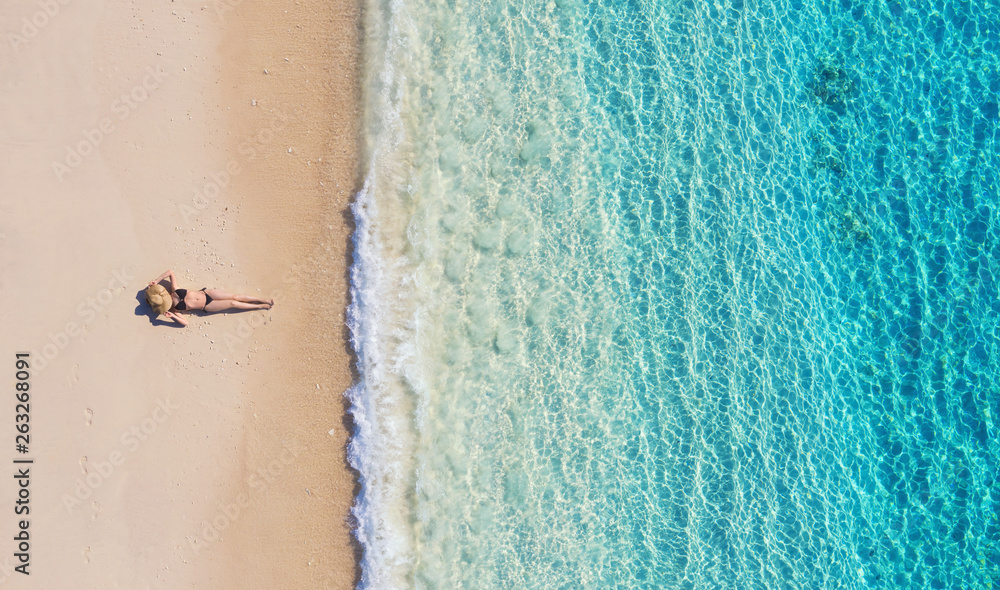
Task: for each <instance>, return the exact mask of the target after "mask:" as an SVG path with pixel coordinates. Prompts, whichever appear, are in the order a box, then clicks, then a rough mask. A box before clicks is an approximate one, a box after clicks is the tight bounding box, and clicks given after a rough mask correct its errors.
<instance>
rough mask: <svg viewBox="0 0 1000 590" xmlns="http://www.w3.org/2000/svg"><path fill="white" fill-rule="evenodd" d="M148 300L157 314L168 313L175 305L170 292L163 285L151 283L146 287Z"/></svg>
mask: <svg viewBox="0 0 1000 590" xmlns="http://www.w3.org/2000/svg"><path fill="white" fill-rule="evenodd" d="M146 302H147V303H149V306H150V307H152V308H153V311H155V312H156V313H157V314H161V315H162V314H165V313H167V312H168V311H169V310H170V308H171V307H173V306H174V300H173V298H172V297H170V292H169V291H167V290H166V289H165V288H164V287H163V285H150V286H148V287H146Z"/></svg>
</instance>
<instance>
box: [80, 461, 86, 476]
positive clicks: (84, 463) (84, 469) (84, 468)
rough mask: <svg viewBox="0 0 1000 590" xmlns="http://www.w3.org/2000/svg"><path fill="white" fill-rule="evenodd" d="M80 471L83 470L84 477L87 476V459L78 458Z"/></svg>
mask: <svg viewBox="0 0 1000 590" xmlns="http://www.w3.org/2000/svg"><path fill="white" fill-rule="evenodd" d="M80 469H82V470H83V474H84V475H87V457H80Z"/></svg>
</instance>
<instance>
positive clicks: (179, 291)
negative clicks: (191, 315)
mask: <svg viewBox="0 0 1000 590" xmlns="http://www.w3.org/2000/svg"><path fill="white" fill-rule="evenodd" d="M174 293H177V298H178V299H180V301H178V302H177V305H176V306H175V307H176V308H177V309H179V310H181V311H184V310H185V309H187V303H184V298H185V297H187V294H188V290H187V289H177V290H176V291H174Z"/></svg>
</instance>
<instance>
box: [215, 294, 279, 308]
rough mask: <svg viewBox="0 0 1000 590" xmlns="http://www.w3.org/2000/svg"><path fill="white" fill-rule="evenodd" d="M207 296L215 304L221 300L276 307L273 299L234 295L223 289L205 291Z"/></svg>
mask: <svg viewBox="0 0 1000 590" xmlns="http://www.w3.org/2000/svg"><path fill="white" fill-rule="evenodd" d="M205 294H206V295H208V296H209V297H211V298H212V301H213V302H214V301H215V300H216V299H219V300H230V301H241V302H243V303H267V304H268V305H274V300H273V299H261V298H260V297H250V296H249V295H234V294H233V293H229V292H227V291H223V290H222V289H205ZM254 309H257V308H254Z"/></svg>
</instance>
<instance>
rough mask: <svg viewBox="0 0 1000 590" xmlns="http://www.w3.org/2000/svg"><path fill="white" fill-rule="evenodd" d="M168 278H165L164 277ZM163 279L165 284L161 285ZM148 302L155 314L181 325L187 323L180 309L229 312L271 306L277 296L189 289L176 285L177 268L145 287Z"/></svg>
mask: <svg viewBox="0 0 1000 590" xmlns="http://www.w3.org/2000/svg"><path fill="white" fill-rule="evenodd" d="M164 279H166V280H164ZM160 282H163V283H164V284H165V285H166V287H164V286H163V285H161V284H160ZM146 301H147V302H148V303H149V306H150V307H152V308H153V311H155V312H156V313H158V314H160V315H163V316H165V317H168V318H170V319H172V320H174V321H175V322H177V323H178V324H180V325H182V326H186V325H188V322H187V320H186V319H184V318H183V317H182V316H181V315H180V314H179V313H177V312H178V311H193V310H198V311H206V312H209V313H212V312H216V311H226V310H227V309H271V306H272V305H274V299H260V298H258V297H249V296H247V295H233V294H232V293H227V292H225V291H222V290H220V289H209V288H207V287H206V288H204V289H202V290H201V291H189V290H188V289H178V288H177V278H176V277H174V271H172V270H168V271H167V272H165V273H163V274H162V275H160V276H159V277H157V279H156V280H155V281H150V282H149V286H148V287H146Z"/></svg>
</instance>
